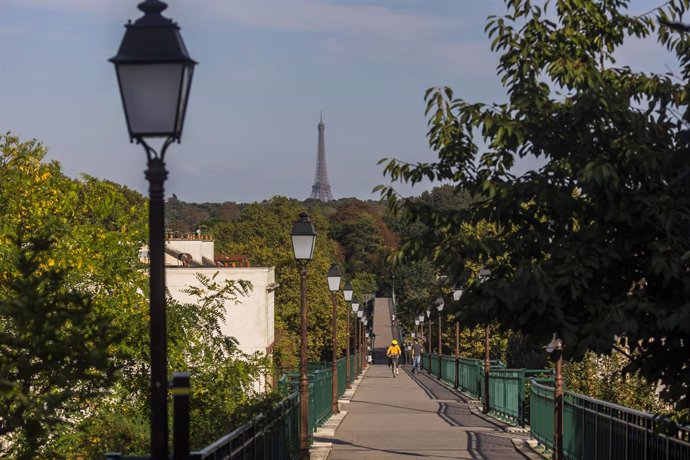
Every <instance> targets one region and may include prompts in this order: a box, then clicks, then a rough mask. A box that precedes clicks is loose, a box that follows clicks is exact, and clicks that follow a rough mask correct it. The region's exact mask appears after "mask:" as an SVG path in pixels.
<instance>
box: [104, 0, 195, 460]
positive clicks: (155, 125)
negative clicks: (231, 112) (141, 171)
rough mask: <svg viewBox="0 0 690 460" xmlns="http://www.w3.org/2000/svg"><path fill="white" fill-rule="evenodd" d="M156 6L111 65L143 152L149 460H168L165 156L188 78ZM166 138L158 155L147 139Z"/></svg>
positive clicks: (177, 131) (188, 63)
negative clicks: (146, 215)
mask: <svg viewBox="0 0 690 460" xmlns="http://www.w3.org/2000/svg"><path fill="white" fill-rule="evenodd" d="M165 8H167V5H166V4H165V3H163V2H160V1H158V0H146V1H143V2H141V3H140V4H139V9H140V10H141V11H142V12H143V13H144V15H143V16H142V17H141V18H139V19H137V20H136V21H135V22H134V23H131V22H130V23H128V24H127V25H126V26H125V27H126V30H125V35H124V37H123V38H122V42H121V43H120V48H119V50H118V52H117V55H116V56H114V57H113V58H111V59H110V62H112V63H113V64H114V65H115V72H116V74H117V81H118V85H119V88H120V96H121V99H122V105H123V107H124V112H125V119H126V121H127V130H128V131H129V138H130V140H131V141H136V142H137V143H138V144H141V145H142V146H143V147H144V150H145V151H146V156H147V160H148V168H147V170H146V178H147V179H148V182H149V271H150V281H149V282H150V294H149V295H150V299H149V302H150V313H149V314H150V321H149V323H150V326H149V327H150V342H149V346H150V353H151V398H150V401H149V403H150V408H151V458H152V459H153V460H163V459H165V460H167V459H168V410H167V396H168V395H167V388H168V375H167V374H168V369H167V367H168V357H167V350H166V347H167V330H166V319H165V258H164V251H165V233H164V232H165V225H164V219H165V207H164V199H163V195H164V183H165V179H166V177H167V175H168V172H167V171H166V169H165V161H164V160H165V152H166V150H167V149H168V147H169V146H170V144H172V143H173V142H175V141H177V142H179V141H180V139H181V137H182V127H183V125H184V117H185V113H186V111H187V101H188V100H189V90H190V88H191V83H192V73H193V71H194V65H195V64H196V62H195V61H194V60H193V59H192V58H191V57H190V56H189V53H188V52H187V48H186V47H185V45H184V41H183V40H182V36H181V35H180V28H179V27H178V25H177V24H176V23H174V22H173V21H172V20H170V19H168V18H166V17H164V16H162V15H161V13H162V12H163V10H165ZM150 137H162V138H165V140H164V141H163V144H162V147H161V148H160V153H157V152H156V151H155V150H154V149H153V148H152V147H151V146H149V144H148V143H147V142H146V140H145V138H150Z"/></svg>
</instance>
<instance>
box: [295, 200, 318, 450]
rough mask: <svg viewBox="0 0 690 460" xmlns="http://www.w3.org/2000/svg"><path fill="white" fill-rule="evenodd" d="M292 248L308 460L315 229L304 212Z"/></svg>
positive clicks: (302, 433)
mask: <svg viewBox="0 0 690 460" xmlns="http://www.w3.org/2000/svg"><path fill="white" fill-rule="evenodd" d="M290 236H291V237H292V250H293V251H294V253H295V260H296V261H297V266H298V267H299V274H300V287H301V296H300V298H301V307H300V346H299V398H300V430H299V455H300V459H302V460H304V459H309V434H308V431H309V420H308V417H309V377H308V376H307V264H308V263H309V261H310V260H312V259H313V257H314V245H315V243H316V230H315V229H314V225H313V224H312V223H311V220H309V215H308V214H307V213H306V212H303V213H301V214H300V215H299V219H297V220H296V221H295V223H294V224H292V232H291V233H290Z"/></svg>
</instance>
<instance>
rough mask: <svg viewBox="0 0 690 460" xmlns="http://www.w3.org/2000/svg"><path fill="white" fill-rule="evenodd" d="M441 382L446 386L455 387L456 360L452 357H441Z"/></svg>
mask: <svg viewBox="0 0 690 460" xmlns="http://www.w3.org/2000/svg"><path fill="white" fill-rule="evenodd" d="M440 366H441V374H440V375H441V380H442V381H444V382H446V383H447V384H448V385H452V386H453V387H455V386H456V383H455V380H456V378H455V377H456V372H457V365H456V360H455V358H453V357H452V356H443V355H442V356H441V365H440Z"/></svg>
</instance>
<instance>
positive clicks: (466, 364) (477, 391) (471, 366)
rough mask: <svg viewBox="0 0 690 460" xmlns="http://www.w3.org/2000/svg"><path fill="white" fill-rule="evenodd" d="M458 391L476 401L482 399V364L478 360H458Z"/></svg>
mask: <svg viewBox="0 0 690 460" xmlns="http://www.w3.org/2000/svg"><path fill="white" fill-rule="evenodd" d="M456 366H457V370H456V372H457V373H458V390H460V391H462V392H463V393H465V394H466V395H468V396H471V397H473V398H476V399H480V398H481V397H482V387H483V385H484V384H483V382H482V376H483V375H484V372H483V370H484V364H483V363H482V362H481V361H479V360H478V359H468V358H458V359H457V365H456Z"/></svg>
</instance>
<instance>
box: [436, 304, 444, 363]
mask: <svg viewBox="0 0 690 460" xmlns="http://www.w3.org/2000/svg"><path fill="white" fill-rule="evenodd" d="M444 305H445V304H444V303H443V298H442V297H439V298H437V299H436V310H438V359H439V363H440V359H441V355H442V354H443V353H442V342H441V323H442V320H441V312H442V311H443V307H444ZM439 365H440V364H439ZM439 369H440V367H439Z"/></svg>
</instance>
